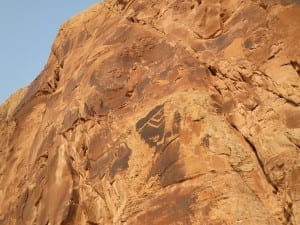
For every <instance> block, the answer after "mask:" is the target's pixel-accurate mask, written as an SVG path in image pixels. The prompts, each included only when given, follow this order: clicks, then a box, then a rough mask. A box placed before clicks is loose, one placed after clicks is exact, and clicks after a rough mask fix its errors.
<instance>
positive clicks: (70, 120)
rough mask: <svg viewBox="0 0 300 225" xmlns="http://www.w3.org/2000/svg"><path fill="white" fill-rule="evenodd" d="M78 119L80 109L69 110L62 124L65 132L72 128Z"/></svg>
mask: <svg viewBox="0 0 300 225" xmlns="http://www.w3.org/2000/svg"><path fill="white" fill-rule="evenodd" d="M78 117H79V114H78V109H74V110H69V111H68V112H67V113H66V115H65V117H64V120H63V123H62V130H63V131H65V130H67V129H69V128H71V127H72V126H73V124H74V122H75V121H76V120H77V118H78Z"/></svg>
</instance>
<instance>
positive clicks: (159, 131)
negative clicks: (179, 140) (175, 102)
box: [136, 104, 165, 147]
mask: <svg viewBox="0 0 300 225" xmlns="http://www.w3.org/2000/svg"><path fill="white" fill-rule="evenodd" d="M136 130H137V132H139V134H140V135H141V137H142V139H143V140H144V141H145V142H146V143H147V144H148V145H149V146H150V147H157V146H159V145H161V143H162V141H163V137H164V130H165V117H164V105H163V104H162V105H158V106H156V107H155V108H154V109H152V110H151V111H150V112H149V113H148V114H147V116H146V117H144V118H142V119H140V120H139V121H138V122H137V123H136Z"/></svg>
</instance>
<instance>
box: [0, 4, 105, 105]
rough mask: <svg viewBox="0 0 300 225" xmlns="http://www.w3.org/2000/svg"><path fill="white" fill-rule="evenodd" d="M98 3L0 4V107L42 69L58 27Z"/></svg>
mask: <svg viewBox="0 0 300 225" xmlns="http://www.w3.org/2000/svg"><path fill="white" fill-rule="evenodd" d="M97 2H100V0H75V1H70V0H0V3H1V4H0V103H3V102H4V101H5V100H6V99H7V98H8V97H9V96H10V95H11V94H12V93H13V92H15V91H16V90H17V89H19V88H21V87H24V86H27V85H28V84H29V83H30V82H31V81H32V80H33V79H34V78H35V77H36V76H37V75H38V74H39V73H40V72H41V70H42V69H43V67H44V65H45V64H46V61H47V59H48V56H49V53H50V48H51V45H52V42H53V41H54V38H55V36H56V34H57V31H58V29H59V26H60V25H61V24H62V23H63V22H64V21H66V20H67V19H69V18H70V17H72V16H73V15H75V14H76V13H78V12H80V11H82V10H84V9H86V8H88V7H89V6H91V5H93V4H95V3H97Z"/></svg>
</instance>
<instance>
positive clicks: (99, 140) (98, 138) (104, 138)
mask: <svg viewBox="0 0 300 225" xmlns="http://www.w3.org/2000/svg"><path fill="white" fill-rule="evenodd" d="M111 141H112V140H111V133H110V130H109V129H108V128H103V129H102V130H100V131H99V132H98V133H97V134H95V135H94V136H93V137H91V141H90V144H89V146H88V149H89V150H88V159H90V160H92V161H96V160H97V159H98V158H99V157H100V156H101V155H103V153H104V151H105V146H106V144H107V143H111Z"/></svg>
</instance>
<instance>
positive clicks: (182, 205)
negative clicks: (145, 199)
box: [137, 190, 196, 225]
mask: <svg viewBox="0 0 300 225" xmlns="http://www.w3.org/2000/svg"><path fill="white" fill-rule="evenodd" d="M193 192H194V190H189V191H180V190H175V191H173V192H169V193H167V194H164V195H162V196H159V197H157V198H156V199H154V200H152V201H151V203H150V204H151V205H152V206H153V207H152V208H150V209H149V211H146V212H145V213H144V214H142V215H140V216H139V217H138V218H137V224H149V222H150V221H151V224H152V225H171V224H185V225H188V224H191V223H192V222H191V217H193V216H194V213H193V209H192V205H193V204H195V202H196V197H195V196H194V195H193Z"/></svg>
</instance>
